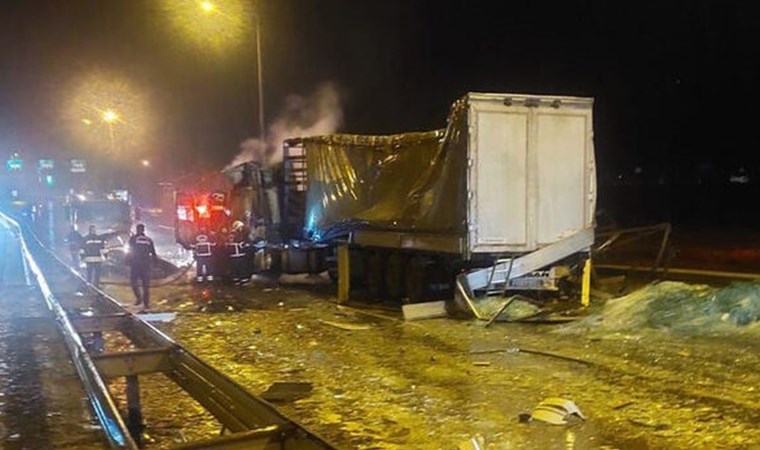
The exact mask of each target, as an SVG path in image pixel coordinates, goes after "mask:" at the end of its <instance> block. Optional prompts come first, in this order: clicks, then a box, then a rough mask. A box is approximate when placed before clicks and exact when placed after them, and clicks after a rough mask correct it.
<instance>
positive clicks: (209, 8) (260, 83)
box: [199, 1, 266, 143]
mask: <svg viewBox="0 0 760 450" xmlns="http://www.w3.org/2000/svg"><path fill="white" fill-rule="evenodd" d="M199 5H200V8H201V10H202V11H203V13H205V14H211V13H216V14H222V15H224V14H223V12H222V11H220V10H219V9H217V7H216V5H215V4H214V3H213V2H210V1H203V2H201V3H200V4H199ZM252 11H253V13H252V14H253V17H252V19H253V27H254V30H255V39H256V85H257V93H258V97H257V98H258V102H257V103H258V105H257V106H258V110H259V136H260V139H261V142H263V143H266V129H265V128H264V76H263V71H262V69H263V67H262V62H261V21H260V19H259V14H258V11H256V8H255V7H252Z"/></svg>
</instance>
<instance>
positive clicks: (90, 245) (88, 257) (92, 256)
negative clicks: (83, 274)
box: [82, 225, 116, 287]
mask: <svg viewBox="0 0 760 450" xmlns="http://www.w3.org/2000/svg"><path fill="white" fill-rule="evenodd" d="M115 234H116V233H106V234H97V233H96V232H95V225H90V228H89V229H88V232H87V235H86V236H84V238H83V239H82V259H83V260H84V263H85V265H86V266H87V282H88V283H91V284H93V285H95V286H96V287H100V272H101V270H102V269H103V263H104V262H105V260H106V257H105V248H106V241H108V239H110V238H111V237H113V236H114V235H115Z"/></svg>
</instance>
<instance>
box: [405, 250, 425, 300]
mask: <svg viewBox="0 0 760 450" xmlns="http://www.w3.org/2000/svg"><path fill="white" fill-rule="evenodd" d="M428 262H429V261H428V260H427V259H426V258H425V257H422V256H414V257H412V258H411V259H410V260H409V263H408V264H407V265H406V280H405V285H406V296H407V297H408V298H409V301H410V302H411V303H415V302H420V301H423V300H425V298H426V294H427V283H428V280H427V265H428Z"/></svg>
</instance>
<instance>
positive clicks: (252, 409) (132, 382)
mask: <svg viewBox="0 0 760 450" xmlns="http://www.w3.org/2000/svg"><path fill="white" fill-rule="evenodd" d="M0 220H3V221H4V222H5V223H6V224H9V225H10V226H12V227H14V228H16V230H18V235H19V242H20V245H21V249H22V254H23V257H24V260H25V261H26V262H27V264H28V266H29V268H30V271H31V273H32V275H33V277H34V279H35V280H36V282H37V284H38V285H39V287H40V290H41V291H42V294H43V296H44V297H45V301H46V302H47V305H48V307H49V308H50V310H51V311H52V312H53V314H54V315H55V318H56V321H57V322H58V325H59V328H60V329H61V332H62V334H63V336H64V339H65V341H66V345H67V346H68V349H69V352H70V353H71V357H72V360H73V362H74V365H75V366H76V369H77V372H78V373H79V376H80V378H81V379H82V383H83V385H84V387H85V390H86V392H87V396H88V398H89V400H90V405H91V406H92V409H93V412H94V414H95V416H96V417H97V419H98V421H99V422H100V424H101V425H102V429H103V431H104V433H105V434H106V438H107V440H108V443H109V445H110V446H111V447H112V448H124V449H136V448H139V447H140V446H141V445H142V442H141V435H142V428H143V418H142V411H141V406H140V390H139V376H140V375H145V374H151V373H163V374H164V375H166V376H167V377H168V378H169V379H170V380H172V381H174V382H175V383H176V384H177V385H178V386H180V387H181V388H182V389H183V390H184V391H185V392H186V393H188V394H189V395H190V396H191V397H192V398H193V399H194V400H196V401H197V402H198V403H199V404H201V405H202V406H203V407H204V408H206V410H207V411H209V412H210V413H211V414H212V415H213V416H214V417H215V418H216V419H217V420H218V421H219V423H220V424H221V426H222V432H224V431H225V430H228V431H230V432H232V434H227V435H221V433H220V436H218V437H214V438H212V439H209V440H204V441H202V442H197V443H189V444H184V445H182V446H181V447H179V448H182V449H196V448H197V449H200V448H204V449H206V448H208V449H237V448H240V449H243V448H245V449H288V450H310V449H332V448H334V447H333V446H331V445H330V444H328V443H327V442H326V441H325V440H323V439H322V438H320V437H319V436H317V435H316V434H314V433H312V432H310V431H308V430H307V429H305V428H304V427H303V426H301V425H300V424H298V423H297V422H295V421H293V420H291V419H289V418H288V417H286V416H285V415H283V414H282V413H281V412H279V411H278V410H277V409H276V408H274V407H273V406H272V405H270V404H269V403H267V402H266V401H264V400H262V399H260V398H258V397H256V396H254V395H252V394H251V393H249V392H248V391H246V390H245V389H244V388H243V387H242V386H240V385H239V384H237V383H236V382H235V381H233V380H231V379H230V378H229V377H227V376H225V375H224V374H222V373H220V372H218V371H216V370H215V369H214V368H212V367H211V366H209V365H208V364H206V363H205V362H203V361H202V360H200V359H199V358H197V357H195V356H193V355H192V354H191V353H190V352H188V351H187V350H185V349H184V348H182V346H180V345H179V344H177V343H176V342H174V341H173V340H172V339H171V338H169V337H168V336H167V335H165V334H164V333H162V332H161V331H160V330H158V329H157V328H155V327H154V326H152V325H151V324H149V323H147V322H145V321H143V320H141V319H140V318H139V317H137V316H136V315H134V314H132V313H130V312H129V311H127V310H126V309H124V308H122V307H121V305H120V304H119V302H118V301H116V300H115V299H114V298H112V297H110V296H109V295H108V294H106V293H105V292H103V291H102V290H100V289H98V288H97V287H95V286H92V285H90V284H88V283H86V281H85V280H84V279H83V278H82V276H81V274H79V273H78V272H77V271H75V270H74V269H72V268H70V267H69V266H68V265H66V264H65V263H63V262H62V261H61V260H60V259H59V258H58V257H57V256H56V255H55V254H53V253H52V252H51V251H50V250H48V249H47V248H45V247H44V246H43V245H42V243H41V242H40V241H39V240H38V239H36V236H35V235H34V234H33V233H31V232H29V231H25V230H24V226H23V225H22V224H20V223H19V222H17V221H16V220H14V219H13V218H11V217H10V216H8V215H6V214H4V213H2V212H0ZM25 234H26V235H28V236H33V237H34V238H35V241H36V242H34V244H36V248H34V249H30V246H29V245H28V242H27V239H26V238H25ZM41 258H46V259H47V260H48V261H52V262H54V263H55V264H57V265H58V266H59V267H60V268H62V269H65V270H66V271H67V272H68V274H70V275H71V276H72V277H76V279H77V280H78V282H80V283H82V285H84V286H86V288H87V290H88V291H89V292H88V293H87V294H85V295H84V297H85V298H87V299H88V301H91V303H90V307H89V308H88V314H78V313H76V311H77V310H76V308H71V307H70V308H64V307H63V305H62V304H61V302H60V300H59V298H57V297H56V295H55V293H54V292H53V290H52V289H51V287H50V285H49V284H48V282H47V280H46V279H45V275H44V273H43V271H42V270H41V268H40V266H39V264H38V263H37V260H39V259H41ZM67 306H68V305H67ZM67 310H68V313H67ZM72 315H73V317H72ZM109 331H116V332H119V333H121V334H122V335H124V336H126V337H127V338H128V339H129V341H130V342H131V343H132V344H133V345H134V346H135V347H136V349H135V350H130V351H122V352H107V351H106V349H105V348H104V342H103V338H102V336H103V333H104V332H109ZM82 336H88V337H91V338H92V342H93V343H94V345H93V346H92V349H91V350H92V351H88V349H87V347H86V346H85V345H84V343H83V339H82ZM118 377H125V378H126V386H127V390H126V397H127V417H126V420H124V418H123V417H122V415H121V413H120V412H119V410H118V408H117V407H116V403H115V401H114V400H113V398H112V397H111V395H110V392H109V391H108V387H107V385H106V382H105V380H108V379H114V378H118Z"/></svg>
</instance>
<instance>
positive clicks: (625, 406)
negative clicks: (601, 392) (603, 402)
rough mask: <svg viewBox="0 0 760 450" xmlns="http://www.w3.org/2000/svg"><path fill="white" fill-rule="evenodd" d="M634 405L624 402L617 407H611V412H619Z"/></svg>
mask: <svg viewBox="0 0 760 450" xmlns="http://www.w3.org/2000/svg"><path fill="white" fill-rule="evenodd" d="M634 403H636V402H625V403H621V404H620V405H617V406H615V407H613V408H612V410H613V411H618V410H621V409H623V408H627V407H629V406H631V405H633V404H634Z"/></svg>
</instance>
